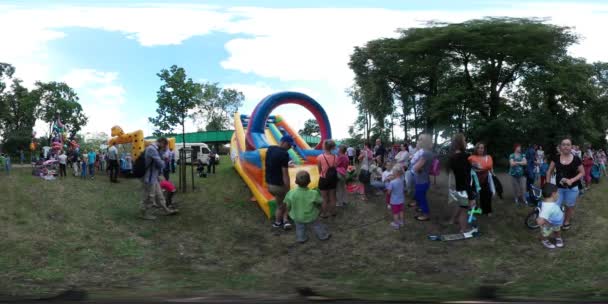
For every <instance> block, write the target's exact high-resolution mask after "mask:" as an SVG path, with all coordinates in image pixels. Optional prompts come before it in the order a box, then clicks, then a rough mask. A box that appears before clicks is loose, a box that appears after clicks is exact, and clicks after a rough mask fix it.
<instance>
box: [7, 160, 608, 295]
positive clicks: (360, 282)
mask: <svg viewBox="0 0 608 304" xmlns="http://www.w3.org/2000/svg"><path fill="white" fill-rule="evenodd" d="M503 184H505V185H507V184H509V183H508V181H507V180H506V179H505V178H503ZM196 186H197V187H198V188H197V190H196V191H195V192H189V193H187V194H181V193H178V194H177V195H176V201H177V202H178V203H179V206H180V214H179V215H177V216H167V217H164V216H160V217H159V219H158V220H157V221H143V220H140V219H138V218H137V217H136V216H137V212H138V202H139V199H140V191H141V190H140V184H139V182H138V181H137V180H125V179H123V180H121V183H120V184H116V185H115V184H110V183H109V181H108V180H107V178H106V177H105V176H103V177H101V176H100V177H98V178H97V179H95V180H93V181H91V180H81V179H79V178H74V177H68V178H67V179H65V180H56V181H44V180H42V179H40V178H36V177H33V176H31V175H30V170H29V169H15V170H14V171H13V172H12V175H11V176H9V177H7V176H5V175H4V172H0V202H1V203H0V206H1V208H0V252H1V254H0V269H1V270H2V271H0V298H2V297H8V296H18V297H38V296H45V295H50V294H54V293H57V292H60V291H62V290H65V289H67V288H70V287H71V286H75V287H77V288H80V289H84V290H87V291H88V292H89V293H90V296H91V298H98V299H102V298H110V297H112V298H116V297H121V298H165V297H172V298H175V297H190V296H192V297H194V296H201V295H206V296H209V295H232V296H247V297H280V298H295V297H297V293H296V289H297V288H302V287H309V288H311V289H312V290H314V291H315V292H316V293H319V294H322V295H324V296H328V297H336V298H362V299H386V300H390V299H393V300H397V299H398V300H414V299H418V300H422V299H425V300H439V299H454V298H460V299H471V298H475V297H477V294H478V290H479V287H480V286H495V288H496V289H497V290H496V294H497V296H499V297H501V298H505V299H518V298H544V299H556V298H569V299H572V300H576V301H580V300H581V299H589V300H599V299H608V258H607V257H608V237H606V231H607V229H606V228H607V226H608V198H607V195H608V188H607V187H606V183H605V181H604V182H603V183H602V184H600V185H594V188H593V189H592V190H591V191H590V192H588V193H587V194H585V195H584V196H583V198H582V200H581V201H580V204H579V206H580V208H579V209H578V213H577V214H576V218H575V221H574V222H573V228H572V229H571V230H570V231H568V232H565V233H564V238H565V242H566V247H565V248H564V249H561V250H555V251H551V252H549V251H548V250H546V249H544V248H542V247H541V245H540V244H539V242H538V241H537V239H536V237H537V234H538V232H536V231H534V232H531V231H529V230H527V228H525V227H524V225H523V219H524V217H525V215H526V213H527V212H528V209H527V208H522V207H520V208H516V207H515V206H514V205H513V203H512V200H511V197H510V195H509V194H507V196H506V197H505V200H504V201H500V200H496V201H495V203H494V206H495V209H496V210H495V217H493V218H485V217H484V218H481V219H480V227H481V231H482V233H483V234H482V236H481V237H479V238H476V239H471V240H466V241H460V242H432V241H429V240H427V235H428V234H430V233H450V232H455V231H456V230H457V228H456V226H453V225H449V224H447V220H448V218H449V215H450V212H451V209H450V208H449V206H448V205H447V203H446V195H445V192H446V191H445V177H444V178H439V179H438V185H437V186H434V187H433V189H432V190H431V192H430V202H431V208H432V212H433V221H432V222H427V223H418V222H415V221H414V220H413V219H412V216H413V215H414V214H413V210H411V209H408V210H406V212H407V213H406V215H407V218H408V219H412V220H409V221H408V220H406V227H405V229H402V230H401V231H394V230H392V229H390V227H389V215H388V213H387V212H386V208H385V206H384V205H383V203H382V202H381V201H382V199H381V197H376V198H375V201H372V202H369V203H363V202H360V201H358V199H357V198H356V197H352V199H351V204H350V205H349V206H348V207H347V208H345V209H343V210H341V213H340V215H339V216H338V217H337V218H335V219H330V220H328V221H327V222H326V223H327V224H328V226H329V228H330V230H331V232H332V234H333V237H332V239H331V240H330V241H328V242H319V241H317V240H316V239H314V238H311V240H310V241H309V242H308V243H306V244H303V245H299V244H296V243H295V235H294V233H293V232H289V233H284V234H282V235H281V236H274V235H273V234H272V233H271V231H270V222H269V221H268V220H267V219H266V218H265V217H264V215H263V213H262V212H261V211H260V210H259V209H258V207H257V205H256V204H255V203H252V202H250V201H249V199H250V193H249V190H248V188H247V187H246V186H245V184H244V183H243V182H242V181H241V180H240V178H239V177H238V175H237V174H236V173H235V171H234V170H233V169H232V167H230V166H229V164H227V163H223V164H222V165H221V166H220V167H219V168H218V174H216V175H213V176H210V177H209V178H206V179H205V178H201V179H199V178H197V179H196ZM507 191H508V189H507ZM507 193H508V192H507Z"/></svg>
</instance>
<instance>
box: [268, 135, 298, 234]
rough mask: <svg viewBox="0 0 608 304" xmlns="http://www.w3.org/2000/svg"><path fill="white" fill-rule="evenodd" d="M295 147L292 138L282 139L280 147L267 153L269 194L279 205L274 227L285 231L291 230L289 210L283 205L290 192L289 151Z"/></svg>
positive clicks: (272, 147)
mask: <svg viewBox="0 0 608 304" xmlns="http://www.w3.org/2000/svg"><path fill="white" fill-rule="evenodd" d="M293 145H294V140H293V138H292V137H291V136H289V135H285V136H283V137H281V143H280V144H279V146H278V147H277V146H270V147H268V151H266V184H267V185H268V192H270V194H272V195H274V197H275V201H276V203H277V208H276V211H275V220H274V223H273V224H272V227H273V228H275V229H278V228H281V227H283V229H285V230H289V229H291V224H290V223H289V218H288V214H287V208H286V207H285V204H284V203H283V200H284V199H285V195H286V194H287V192H288V191H289V186H290V185H289V184H290V180H289V170H288V168H289V153H287V151H288V150H289V149H290V148H291V146H293Z"/></svg>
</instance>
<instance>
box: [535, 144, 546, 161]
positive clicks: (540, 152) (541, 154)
mask: <svg viewBox="0 0 608 304" xmlns="http://www.w3.org/2000/svg"><path fill="white" fill-rule="evenodd" d="M536 162H537V163H538V164H539V165H542V164H543V163H544V162H545V151H543V146H538V149H537V150H536Z"/></svg>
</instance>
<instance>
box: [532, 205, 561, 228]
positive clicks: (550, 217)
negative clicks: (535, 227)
mask: <svg viewBox="0 0 608 304" xmlns="http://www.w3.org/2000/svg"><path fill="white" fill-rule="evenodd" d="M538 217H540V218H543V219H545V220H547V222H549V223H550V224H551V225H552V226H561V225H562V224H563V223H564V212H563V211H562V209H561V208H560V207H559V205H558V204H557V203H555V202H552V203H545V202H543V203H542V205H541V207H540V214H539V215H538Z"/></svg>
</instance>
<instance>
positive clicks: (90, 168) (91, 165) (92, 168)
mask: <svg viewBox="0 0 608 304" xmlns="http://www.w3.org/2000/svg"><path fill="white" fill-rule="evenodd" d="M89 175H90V176H95V164H89Z"/></svg>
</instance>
